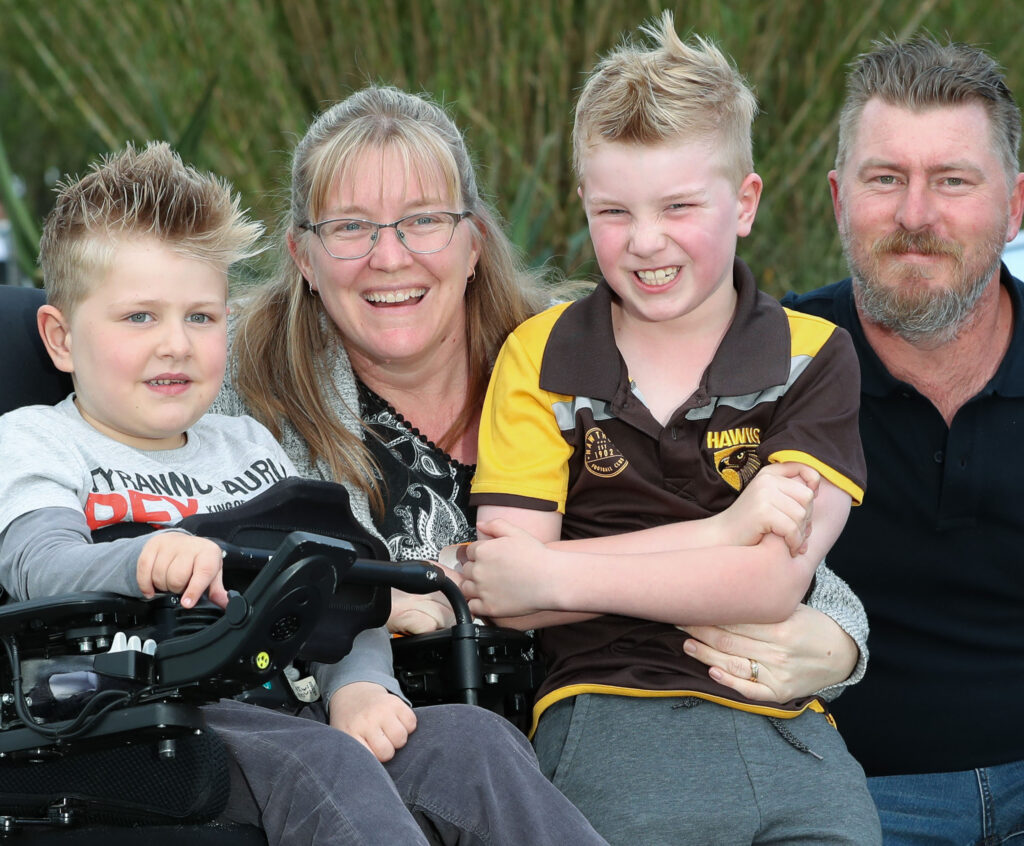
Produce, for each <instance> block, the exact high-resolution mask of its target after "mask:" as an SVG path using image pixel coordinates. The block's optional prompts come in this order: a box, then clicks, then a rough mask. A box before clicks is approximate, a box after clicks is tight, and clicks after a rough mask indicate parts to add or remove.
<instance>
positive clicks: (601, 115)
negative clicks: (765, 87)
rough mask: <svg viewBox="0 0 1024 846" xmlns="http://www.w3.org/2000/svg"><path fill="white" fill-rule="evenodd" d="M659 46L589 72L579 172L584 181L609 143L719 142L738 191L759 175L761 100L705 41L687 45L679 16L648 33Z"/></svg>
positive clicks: (610, 59)
mask: <svg viewBox="0 0 1024 846" xmlns="http://www.w3.org/2000/svg"><path fill="white" fill-rule="evenodd" d="M640 32H641V33H642V34H643V35H645V36H647V37H648V38H649V39H650V41H651V42H652V44H653V46H650V47H647V46H643V45H637V44H635V43H633V42H631V41H628V40H627V41H625V42H624V43H623V44H622V45H620V46H619V47H617V48H616V49H615V50H613V51H612V52H611V53H610V54H609V55H607V56H605V57H604V58H603V59H601V61H600V62H598V64H597V66H596V67H595V68H594V69H593V70H592V71H591V72H590V74H589V76H588V77H587V81H586V83H585V84H584V86H583V91H582V92H581V94H580V98H579V101H578V102H577V104H576V120H575V123H574V125H573V165H574V167H575V169H576V174H577V176H578V177H579V178H580V180H581V181H582V180H583V178H584V175H585V174H584V170H585V160H586V154H587V150H588V149H589V148H590V147H591V146H593V145H595V144H600V143H602V142H609V141H611V142H619V143H626V144H646V145H653V144H663V143H673V142H677V141H693V140H707V139H711V140H713V141H714V143H715V144H716V146H718V147H719V149H721V151H722V162H723V166H724V169H725V174H726V176H728V177H729V178H730V180H732V181H733V182H734V184H735V185H736V186H737V187H738V186H739V184H740V183H741V182H742V181H743V179H744V178H745V177H746V176H747V174H749V173H750V172H751V171H753V169H754V160H753V150H752V146H753V145H752V141H751V134H750V133H751V125H752V124H753V121H754V117H755V115H756V114H757V100H756V99H755V97H754V94H753V92H752V91H751V89H750V87H749V86H748V85H747V83H746V81H745V80H744V79H743V77H742V76H741V75H740V73H739V72H738V71H737V70H736V68H735V66H734V65H733V64H732V62H731V61H730V60H729V59H728V57H727V56H726V55H725V54H724V53H722V51H721V50H719V49H718V48H717V47H716V46H715V45H714V44H712V43H711V42H710V41H708V40H707V39H705V38H701V37H700V36H694V37H693V38H692V39H691V40H690V41H689V42H686V43H684V42H683V41H682V40H681V39H680V38H679V36H678V35H677V34H676V31H675V25H674V23H673V17H672V13H671V12H669V11H665V12H663V13H662V15H661V19H660V23H659V22H658V21H656V20H655V21H651V22H650V23H648V24H646V25H644V26H643V27H641V29H640Z"/></svg>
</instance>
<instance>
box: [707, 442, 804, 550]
mask: <svg viewBox="0 0 1024 846" xmlns="http://www.w3.org/2000/svg"><path fill="white" fill-rule="evenodd" d="M820 482H821V475H820V474H819V473H818V471H817V470H814V469H812V468H810V467H808V466H807V465H805V464H798V463H796V462H792V461H789V462H784V463H781V464H769V465H767V466H766V467H762V468H761V470H760V471H758V473H757V475H756V476H755V477H754V478H753V479H752V480H751V482H750V484H749V485H747V487H746V488H745V489H744V490H743V492H742V493H741V494H740V495H739V498H738V499H737V500H736V501H735V502H734V503H733V504H732V505H731V506H729V508H727V509H726V510H725V511H723V512H721V513H720V514H718V515H715V516H714V517H711V518H708V519H709V520H714V521H715V522H717V523H718V527H717V528H718V532H719V534H720V538H721V543H720V544H719V545H721V546H754V545H755V544H757V543H759V542H760V541H761V538H762V537H764V536H765V535H768V534H774V535H778V536H779V537H781V538H782V539H783V540H784V541H785V542H786V546H788V547H789V552H790V554H791V555H793V556H796V555H802V554H803V553H804V552H806V551H807V539H808V538H809V537H810V535H811V520H812V518H813V516H814V498H815V496H816V495H817V493H818V485H819V483H820Z"/></svg>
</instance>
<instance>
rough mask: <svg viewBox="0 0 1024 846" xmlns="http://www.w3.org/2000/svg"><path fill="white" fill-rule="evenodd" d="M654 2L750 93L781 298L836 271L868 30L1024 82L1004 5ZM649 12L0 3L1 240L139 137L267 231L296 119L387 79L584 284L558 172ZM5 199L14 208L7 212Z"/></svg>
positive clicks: (345, 0)
mask: <svg viewBox="0 0 1024 846" xmlns="http://www.w3.org/2000/svg"><path fill="white" fill-rule="evenodd" d="M665 5H667V6H669V7H671V8H673V9H674V11H675V14H676V22H677V26H678V27H679V28H680V30H681V31H683V30H692V31H695V32H699V33H702V34H705V35H709V36H711V37H712V38H714V39H715V40H716V41H718V42H719V43H720V44H721V45H722V47H723V48H724V49H725V50H726V51H727V52H729V53H730V54H731V55H732V56H734V57H735V59H736V61H737V64H738V66H739V67H740V69H741V70H742V71H743V72H744V73H745V74H746V75H747V76H748V78H749V79H750V80H751V81H752V82H753V83H754V85H755V87H756V89H757V92H758V96H759V100H760V103H761V108H762V113H761V116H760V117H759V118H758V121H757V125H756V129H755V157H756V160H757V166H758V171H759V172H760V173H761V175H762V177H763V178H764V181H765V194H764V198H763V201H762V205H761V210H760V212H759V215H758V221H757V223H756V225H755V227H754V232H753V234H752V235H751V236H750V237H749V238H748V239H747V240H746V241H745V242H743V243H741V245H740V252H741V254H742V255H743V256H745V257H746V258H747V259H748V260H749V261H750V263H751V264H752V265H753V266H754V268H755V270H756V271H757V272H758V274H759V276H760V278H761V279H762V282H763V284H764V286H765V287H766V288H767V289H768V290H770V291H772V292H775V293H780V292H781V291H784V290H786V289H788V288H795V289H797V290H806V289H808V288H811V287H815V286H817V285H819V284H822V283H824V282H827V281H831V280H833V279H836V278H839V277H840V276H842V275H844V267H843V261H842V257H841V255H840V252H839V247H838V241H837V238H836V236H835V231H834V230H835V225H834V222H833V218H832V210H831V203H830V199H829V194H828V189H827V184H826V181H825V174H826V173H827V172H828V170H829V167H830V165H831V159H832V157H833V155H834V148H835V122H836V113H837V109H838V105H839V101H840V99H841V97H842V90H843V82H842V80H843V75H844V72H845V69H846V66H847V64H848V63H849V61H850V60H851V59H852V58H853V57H854V56H855V55H856V54H857V53H859V52H861V51H863V50H865V49H868V48H869V46H870V42H871V41H872V40H873V39H874V38H876V37H878V36H880V35H884V34H895V35H897V36H905V35H908V34H910V33H912V32H915V31H917V30H919V29H921V28H926V29H928V30H929V31H931V32H933V33H935V34H937V35H945V34H947V33H948V34H949V35H950V36H951V37H953V38H955V39H957V40H961V41H968V42H973V43H978V44H981V45H983V46H985V47H986V48H987V49H989V50H990V51H991V52H992V53H993V54H995V55H996V56H998V57H1000V58H1001V59H1002V61H1003V62H1005V63H1006V64H1007V65H1009V68H1008V79H1009V83H1010V87H1011V88H1012V89H1013V90H1015V91H1017V92H1018V93H1019V92H1021V91H1024V68H1022V67H1021V65H1020V64H1019V63H1014V61H1013V59H1014V58H1015V55H1016V49H1015V48H1017V47H1018V46H1019V44H1020V43H1022V40H1024V4H1022V3H1020V2H1019V0H995V1H994V2H989V3H976V2H970V0H887V2H883V0H865V2H863V3H849V2H818V3H808V2H805V0H774V2H763V0H734V1H733V2H728V0H686V1H685V2H684V0H678V1H677V2H671V3H667V4H665ZM661 8H662V4H658V3H653V2H648V1H647V0H619V2H609V1H608V0H557V2H556V1H555V0H553V1H552V2H548V3H545V2H538V1H537V0H490V2H487V3H483V2H472V0H462V2H456V0H376V2H373V3H366V2H357V0H134V2H131V1H130V0H33V2H32V3H25V2H23V0H0V21H3V33H4V35H5V37H4V48H3V50H2V51H0V113H2V114H4V116H5V122H4V126H3V134H4V140H5V141H6V142H7V145H8V150H7V153H8V156H9V158H10V162H11V168H12V169H13V171H14V172H15V173H17V174H19V176H20V177H21V178H22V180H23V181H24V182H25V184H26V186H27V193H26V196H25V198H24V202H25V205H26V206H27V208H28V209H30V210H31V212H26V213H25V214H24V215H23V216H22V218H21V220H20V221H15V225H16V228H18V229H19V230H21V231H23V232H24V233H25V234H24V236H23V237H25V238H27V239H28V240H26V243H30V242H31V232H32V229H33V226H34V221H37V220H38V219H40V218H41V217H42V216H43V215H44V214H45V213H46V211H47V210H48V208H49V206H50V202H51V200H50V188H51V183H52V181H53V174H54V173H61V174H63V173H77V172H81V171H82V170H84V168H85V166H86V165H87V163H88V162H89V161H91V160H92V159H94V158H95V157H96V156H97V155H98V154H99V153H101V152H105V151H108V150H111V149H115V148H117V147H120V146H121V145H122V144H123V143H124V142H125V141H127V140H135V141H137V142H144V141H146V140H147V139H150V138H166V139H168V140H170V141H171V142H172V143H176V144H177V146H178V149H179V150H181V152H182V153H183V155H184V156H185V158H186V159H188V160H191V161H193V162H195V163H196V164H197V165H199V166H202V167H207V168H210V169H213V170H215V171H217V172H218V173H221V174H223V175H224V176H226V177H228V178H229V179H230V180H231V181H232V182H233V183H234V184H235V185H236V186H237V187H238V189H239V190H240V191H241V192H242V194H243V196H244V198H245V201H246V203H247V204H248V205H249V206H250V207H251V208H252V210H253V211H254V213H255V214H257V215H258V216H260V217H261V218H263V219H264V220H265V221H267V222H268V224H272V223H273V222H274V221H275V220H276V219H277V218H278V217H279V216H280V214H281V211H282V210H283V209H284V208H285V205H286V202H285V199H284V193H285V191H286V187H287V180H288V174H287V169H288V155H289V151H290V149H291V147H292V145H293V144H294V141H295V140H296V138H297V137H298V136H299V135H301V134H302V132H303V130H304V128H305V126H306V125H307V124H308V122H309V120H310V118H311V116H312V115H313V114H314V113H315V112H316V111H318V110H319V109H321V108H323V107H324V106H325V105H326V104H328V103H330V102H332V101H334V100H336V99H339V98H341V97H344V96H345V95H347V94H348V93H350V92H351V91H352V90H354V89H357V88H359V87H361V86H363V85H365V84H367V83H368V82H385V83H391V84H394V85H398V86H400V87H403V88H408V89H410V90H414V91H428V92H430V93H431V94H433V95H434V96H435V97H437V98H438V99H439V100H441V101H442V102H444V103H446V104H447V106H448V107H449V109H450V110H451V112H452V114H453V116H454V117H455V119H456V121H457V122H458V123H459V125H460V126H461V127H462V128H463V129H464V131H465V132H466V135H467V138H468V140H469V143H470V146H471V147H472V149H473V150H474V151H475V153H476V158H477V161H478V163H479V165H480V176H481V183H482V185H484V186H485V188H486V190H487V191H488V192H489V194H490V195H491V196H492V197H493V198H494V199H495V201H496V203H497V205H498V207H499V209H500V210H501V211H502V212H503V214H504V215H505V217H506V218H507V220H508V222H509V229H510V232H511V234H512V236H513V238H514V240H515V241H516V243H517V244H519V246H520V247H521V248H522V249H523V251H524V252H525V254H526V255H527V256H528V257H529V258H530V260H531V261H532V262H534V263H538V264H540V263H544V262H548V263H550V264H552V265H554V266H556V267H559V268H561V269H562V270H563V271H565V272H566V273H567V274H570V275H573V274H579V273H585V272H589V271H590V270H591V269H592V253H591V251H590V245H589V242H588V239H587V237H586V231H585V221H584V219H583V215H582V211H581V210H580V207H579V201H578V199H577V198H576V184H575V180H574V178H573V174H572V169H571V165H570V150H569V133H570V130H571V125H572V108H573V102H574V98H575V94H576V91H577V90H578V88H579V85H580V83H581V81H582V78H583V74H584V73H585V72H586V71H587V70H588V69H589V68H590V67H591V66H592V64H593V62H594V60H595V57H596V56H597V55H598V54H599V53H602V52H604V51H606V50H608V49H609V48H610V47H611V46H613V45H614V44H615V43H616V42H617V41H618V40H619V39H620V38H621V37H622V35H623V33H626V32H633V31H635V30H636V27H637V25H638V24H640V23H641V22H642V21H644V20H647V19H650V18H652V17H654V16H655V15H657V14H658V13H659V12H660V10H661ZM0 158H2V157H0ZM4 179H5V177H4V176H3V170H2V167H0V182H3V180H4ZM7 182H8V183H9V177H7ZM5 205H6V206H7V208H8V214H9V215H11V216H12V217H14V214H15V213H17V203H13V204H12V203H11V201H10V200H9V199H5ZM26 220H27V221H28V223H27V224H26V223H25V221H26Z"/></svg>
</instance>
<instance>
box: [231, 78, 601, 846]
mask: <svg viewBox="0 0 1024 846" xmlns="http://www.w3.org/2000/svg"><path fill="white" fill-rule="evenodd" d="M377 221H391V222H390V223H386V222H385V223H380V222H377ZM281 248H282V249H281V265H280V269H279V271H278V273H277V274H276V275H275V276H274V277H273V278H272V279H270V280H269V281H268V282H266V283H265V284H264V285H262V286H260V287H259V288H257V289H256V290H255V292H254V293H252V294H251V295H250V296H248V297H247V298H246V299H244V300H243V301H241V302H237V303H235V304H234V312H233V317H232V319H231V325H230V328H229V332H230V338H231V345H232V349H231V357H230V363H229V372H228V379H227V383H226V384H225V387H224V390H223V391H222V392H221V395H220V397H219V398H218V400H217V403H216V404H215V409H216V410H217V411H220V412H221V413H227V414H241V413H250V414H252V415H253V416H255V417H256V418H257V419H259V420H261V421H263V422H264V423H265V424H266V425H267V426H268V427H269V428H270V429H271V431H272V432H273V433H274V434H275V436H276V437H277V438H278V439H279V440H280V441H281V443H282V445H283V446H284V448H285V450H286V451H287V452H288V454H289V456H290V457H291V458H292V459H293V461H294V462H295V465H296V467H297V468H298V471H299V473H300V474H302V475H303V476H306V477H309V478H315V479H327V480H334V481H338V482H341V483H343V484H345V485H346V487H347V488H348V489H349V492H350V495H351V500H352V508H353V512H354V515H355V516H356V518H357V519H359V520H360V522H362V523H363V524H364V525H365V526H366V527H367V528H369V529H371V530H372V531H374V532H375V533H379V534H380V536H381V537H382V538H383V539H384V541H385V542H386V543H387V545H388V548H389V551H390V554H391V557H392V558H393V559H394V560H396V561H398V560H410V559H436V558H437V557H438V553H439V552H440V550H441V549H442V548H443V547H445V546H447V545H449V544H452V543H457V542H460V541H465V540H471V539H472V538H473V537H474V536H475V519H474V515H473V514H472V513H471V512H470V510H469V506H468V496H469V480H470V477H471V475H472V473H473V463H474V462H475V460H476V437H477V428H478V420H479V415H480V407H481V405H482V402H483V396H484V392H485V391H486V387H487V379H488V376H489V373H490V369H491V365H492V362H493V360H494V356H495V355H496V354H497V350H498V347H499V346H500V345H501V343H502V341H504V339H505V337H506V335H507V334H508V333H509V332H510V331H511V330H512V329H513V328H514V327H515V326H516V325H517V324H518V323H520V322H521V321H522V320H524V319H526V318H527V317H529V316H530V315H531V314H533V313H534V312H535V311H537V310H538V308H539V307H540V306H542V305H543V304H544V303H545V302H546V298H547V294H546V292H545V291H544V290H543V289H542V288H541V287H540V286H539V285H538V280H537V279H536V278H535V277H534V276H533V275H531V274H529V273H527V272H525V271H524V270H523V269H522V267H521V266H520V265H519V264H518V263H517V261H516V260H515V258H514V252H513V249H512V246H511V245H510V244H509V242H508V240H507V238H506V237H505V235H504V233H503V231H502V228H501V225H500V224H499V222H498V220H497V217H496V215H495V214H494V212H493V211H492V210H491V208H490V206H489V205H488V204H487V203H486V202H485V201H484V200H483V199H482V198H481V197H480V194H479V192H478V190H477V185H476V175H475V174H474V172H473V168H472V165H471V163H470V158H469V153H468V152H467V150H466V147H465V144H464V142H463V139H462V135H461V133H460V132H459V131H458V129H457V128H456V127H455V125H454V124H453V123H452V121H451V119H450V118H449V117H448V115H447V114H445V112H444V110H443V109H442V108H440V107H439V106H438V105H437V104H435V103H432V102H430V101H429V100H426V99H424V98H422V97H417V96H414V95H412V94H407V93H405V92H404V91H399V90H397V89H395V88H385V87H372V88H367V89H365V90H363V91H359V92H357V93H355V94H353V95H352V96H351V97H349V98H348V99H346V100H344V101H342V102H340V103H337V104H336V105H334V106H332V107H331V108H329V109H328V110H327V111H325V112H324V113H323V114H321V115H320V116H319V117H317V118H316V120H315V121H314V122H313V124H312V126H310V128H309V130H308V131H307V132H306V134H305V136H304V137H303V138H302V140H301V141H300V142H299V143H298V145H297V146H296V148H295V152H294V155H293V159H292V185H291V208H290V212H289V216H288V220H287V223H286V225H285V229H284V233H283V238H282V241H281ZM339 519H341V516H340V515H339ZM452 622H454V617H453V615H452V611H451V608H450V607H449V606H448V604H447V601H446V600H444V599H443V597H441V596H440V594H435V595H432V596H427V597H422V596H416V597H411V596H408V595H406V594H402V593H399V592H396V593H395V594H394V596H393V601H392V616H391V619H390V620H389V623H388V627H389V628H391V629H393V630H397V631H405V632H409V633H415V632H422V631H433V630H434V629H437V628H441V627H444V626H447V625H451V623H452ZM317 680H318V682H319V685H320V691H321V695H322V698H323V701H324V702H325V703H327V705H328V717H329V720H330V723H331V725H333V726H334V727H335V728H338V729H341V730H342V731H345V732H347V733H348V734H351V735H352V736H353V737H355V738H356V739H357V740H359V741H360V742H361V743H362V744H363V745H364V746H366V747H367V748H369V749H370V750H371V751H372V752H373V753H374V754H375V755H377V757H378V758H379V759H380V760H381V761H384V762H387V763H386V764H385V766H391V762H390V760H389V759H390V758H391V757H392V756H395V758H394V761H395V764H397V766H398V771H399V772H402V773H404V772H406V770H407V769H408V768H412V769H414V770H415V769H416V768H417V767H421V766H422V767H428V768H429V769H427V770H426V771H424V772H423V773H422V774H420V775H419V776H418V780H419V787H418V790H419V793H418V794H417V796H416V797H410V798H408V800H407V803H411V802H413V801H415V802H417V803H418V805H417V807H418V808H419V809H422V808H424V807H429V808H430V809H431V810H430V811H429V812H428V811H422V810H419V811H417V813H419V814H420V815H422V816H426V817H429V818H430V820H431V821H430V822H429V823H427V824H426V825H427V827H429V828H430V830H431V831H434V830H438V831H444V832H448V836H446V837H445V838H444V840H443V842H445V843H449V842H452V843H454V842H455V840H456V837H457V836H458V835H459V832H464V831H473V832H476V831H479V830H481V829H487V830H488V832H489V842H492V843H494V844H508V845H509V846H511V845H512V844H518V843H543V844H556V843H580V844H591V843H600V842H603V841H601V840H600V838H599V837H598V836H597V835H596V833H595V832H594V831H593V830H592V829H591V828H590V827H589V826H588V825H587V824H586V822H585V820H584V819H583V818H582V817H581V816H580V815H579V814H578V812H576V810H575V809H574V808H572V806H571V805H569V803H568V802H567V801H566V800H565V799H564V797H562V796H561V794H559V793H558V791H557V790H556V789H555V788H554V787H553V786H552V785H551V784H550V782H548V781H547V780H546V779H544V778H543V776H542V775H541V774H540V771H539V769H537V767H536V765H535V762H534V761H533V760H532V759H531V757H530V754H529V750H528V749H526V750H523V749H520V753H522V751H526V752H527V754H526V756H523V755H522V754H520V756H519V758H518V759H516V760H510V758H509V756H508V754H507V753H508V751H509V750H508V747H509V746H510V744H511V743H512V741H511V735H510V732H511V733H512V734H514V733H515V732H516V731H517V730H516V729H515V728H513V727H512V724H511V723H509V722H508V721H507V720H504V718H501V717H497V716H496V715H493V714H489V713H483V714H481V713H480V711H479V709H471V710H470V709H469V708H468V706H464V705H463V706H456V705H441V706H435V707H433V708H418V709H416V710H415V711H413V709H412V708H411V707H410V706H409V704H408V703H407V701H406V700H405V699H404V697H403V696H402V691H401V689H400V688H399V685H398V682H397V681H396V680H395V678H394V675H393V673H392V669H391V646H390V640H389V637H388V633H387V631H386V630H384V629H383V628H381V629H377V630H371V631H369V632H364V633H363V634H362V635H360V637H359V638H358V639H357V640H356V643H355V645H354V647H353V651H352V653H351V655H350V656H349V657H347V658H346V659H345V660H344V661H343V662H342V663H341V664H340V665H337V666H333V667H327V668H321V670H320V671H319V672H318V677H317ZM491 717H493V718H494V722H490V721H489V720H485V719H484V718H491ZM516 742H517V743H523V742H525V738H523V737H522V736H521V735H520V736H519V737H518V739H517V740H516ZM407 743H408V746H409V748H410V749H411V750H412V751H410V752H409V753H408V755H407V756H406V757H405V758H404V759H403V756H402V755H401V754H397V752H398V751H400V750H401V749H402V747H403V746H405V745H406V744H407ZM442 745H443V746H446V747H449V748H451V749H462V750H474V751H472V752H471V753H467V757H468V758H469V759H470V763H468V764H466V765H462V764H459V765H458V769H459V770H460V771H459V772H452V767H451V766H450V765H447V764H445V763H444V754H443V749H442V748H441V746H442ZM410 756H411V757H410ZM495 756H497V758H496V757H495ZM479 760H495V761H500V763H498V764H497V765H496V766H497V769H499V770H503V771H504V770H506V769H508V768H511V769H510V770H509V771H510V772H511V773H512V774H513V776H514V777H515V778H516V779H517V781H515V782H514V783H511V782H510V783H509V784H510V785H511V786H510V787H508V788H506V785H505V784H502V785H501V787H500V789H499V786H498V784H497V783H491V782H492V781H493V779H492V777H491V776H490V775H489V773H487V772H484V771H482V770H481V769H480V767H479ZM517 760H518V763H517ZM410 762H411V763H410ZM474 768H475V769H476V773H474V772H473V770H474ZM504 779H505V776H504V775H503V776H502V780H504ZM408 781H409V779H408V778H405V779H404V780H403V779H400V778H397V777H396V787H398V788H399V789H401V787H402V784H404V783H407V782H408ZM485 795H486V796H491V795H494V796H496V797H497V796H500V797H501V802H502V806H503V807H502V808H501V809H497V808H495V807H493V806H489V800H488V799H486V798H482V797H485ZM435 826H436V829H435ZM473 836H475V835H472V836H471V839H472V837H473ZM459 842H462V839H461V838H459Z"/></svg>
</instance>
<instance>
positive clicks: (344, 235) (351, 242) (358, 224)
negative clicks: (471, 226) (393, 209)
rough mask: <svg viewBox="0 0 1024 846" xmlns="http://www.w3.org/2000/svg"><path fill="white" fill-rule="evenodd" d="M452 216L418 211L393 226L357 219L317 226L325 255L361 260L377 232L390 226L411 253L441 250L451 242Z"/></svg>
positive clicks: (346, 219)
mask: <svg viewBox="0 0 1024 846" xmlns="http://www.w3.org/2000/svg"><path fill="white" fill-rule="evenodd" d="M457 222H458V217H457V216H456V215H450V214H448V213H442V212H421V213H419V214H413V215H409V216H408V217H403V218H402V219H401V220H397V221H395V222H394V223H373V222H372V221H369V220H359V219H357V218H342V219H340V220H327V221H324V222H323V223H321V224H320V225H319V227H318V230H319V233H320V240H321V241H322V242H323V245H324V247H326V249H327V252H329V253H330V254H331V255H332V256H335V257H336V258H361V257H362V256H364V255H366V254H367V253H368V252H370V250H371V249H373V246H374V244H375V243H376V241H377V239H378V238H379V237H380V230H381V229H387V228H390V227H393V228H394V229H395V230H396V231H397V232H398V237H399V240H401V242H402V243H403V244H404V245H405V246H406V247H407V248H408V249H409V250H411V251H412V252H414V253H434V252H437V251H439V250H443V249H444V248H445V247H447V246H448V244H449V243H450V242H451V240H452V235H453V233H454V232H455V224H456V223H457Z"/></svg>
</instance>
